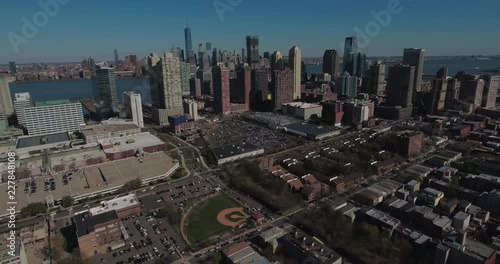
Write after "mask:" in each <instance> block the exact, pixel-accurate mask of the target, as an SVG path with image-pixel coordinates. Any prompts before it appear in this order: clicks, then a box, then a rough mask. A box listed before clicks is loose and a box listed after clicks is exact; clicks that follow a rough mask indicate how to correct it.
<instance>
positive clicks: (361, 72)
mask: <svg viewBox="0 0 500 264" xmlns="http://www.w3.org/2000/svg"><path fill="white" fill-rule="evenodd" d="M353 59H354V58H353ZM355 59H356V70H355V75H356V76H357V77H360V78H361V77H364V76H365V74H366V70H368V63H367V61H366V54H364V53H361V52H358V54H357V55H356V58H355Z"/></svg>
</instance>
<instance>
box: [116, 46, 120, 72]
mask: <svg viewBox="0 0 500 264" xmlns="http://www.w3.org/2000/svg"><path fill="white" fill-rule="evenodd" d="M119 69H120V61H119V58H118V50H117V49H115V71H118V70H119Z"/></svg>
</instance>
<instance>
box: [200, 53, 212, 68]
mask: <svg viewBox="0 0 500 264" xmlns="http://www.w3.org/2000/svg"><path fill="white" fill-rule="evenodd" d="M200 68H202V69H204V70H208V69H210V56H209V55H208V54H207V53H202V55H201V57H200Z"/></svg>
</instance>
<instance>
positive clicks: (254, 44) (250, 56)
mask: <svg viewBox="0 0 500 264" xmlns="http://www.w3.org/2000/svg"><path fill="white" fill-rule="evenodd" d="M246 57H247V62H248V65H249V66H250V67H251V68H252V69H256V68H258V67H259V63H260V55H259V36H247V56H246Z"/></svg>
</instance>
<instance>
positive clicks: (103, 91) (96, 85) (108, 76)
mask: <svg viewBox="0 0 500 264" xmlns="http://www.w3.org/2000/svg"><path fill="white" fill-rule="evenodd" d="M93 95H94V101H95V102H96V107H97V108H98V109H101V110H100V111H103V112H102V113H104V112H106V113H109V114H112V113H117V112H119V111H120V110H119V109H118V94H117V93H116V80H115V70H114V69H113V68H110V67H106V66H98V67H97V69H96V74H95V77H94V80H93Z"/></svg>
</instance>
